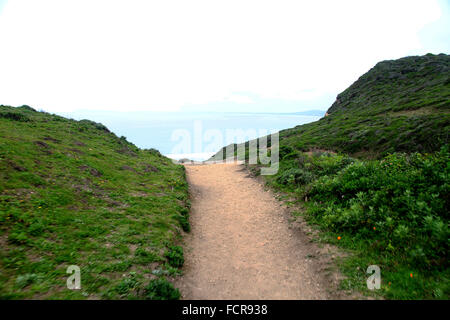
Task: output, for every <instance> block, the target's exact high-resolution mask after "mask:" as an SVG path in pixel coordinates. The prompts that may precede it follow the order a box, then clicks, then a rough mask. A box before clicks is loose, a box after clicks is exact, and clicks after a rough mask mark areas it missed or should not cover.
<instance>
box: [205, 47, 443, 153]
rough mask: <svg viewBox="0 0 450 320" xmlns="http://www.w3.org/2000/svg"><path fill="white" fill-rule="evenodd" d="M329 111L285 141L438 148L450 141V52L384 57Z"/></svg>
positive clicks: (335, 147) (311, 145)
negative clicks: (386, 58)
mask: <svg viewBox="0 0 450 320" xmlns="http://www.w3.org/2000/svg"><path fill="white" fill-rule="evenodd" d="M327 114H328V116H326V117H323V118H322V119H320V120H318V121H315V122H312V123H308V124H304V125H300V126H297V127H295V128H292V129H286V130H282V131H280V141H281V142H280V145H281V146H283V145H285V146H289V147H292V148H294V149H295V150H299V151H307V150H310V149H316V148H317V149H327V150H332V151H338V152H345V153H348V154H352V155H356V156H362V157H366V158H367V157H371V158H379V157H382V156H384V155H386V154H388V153H392V152H415V151H419V152H433V151H437V150H439V149H440V147H441V146H442V145H445V144H448V143H449V132H450V56H449V55H445V54H440V55H432V54H428V55H425V56H418V57H406V58H402V59H399V60H392V61H383V62H380V63H378V64H377V65H376V66H374V67H373V68H372V69H371V70H369V71H368V72H367V73H366V74H364V75H363V76H361V77H360V78H359V79H358V80H357V81H356V82H355V83H353V84H352V85H351V86H350V87H349V88H348V89H346V90H345V91H344V92H342V93H340V94H339V95H338V96H337V99H336V101H335V102H334V103H333V105H332V106H331V107H330V108H329V109H328V111H327ZM219 154H221V153H218V154H217V155H215V156H213V157H212V158H211V160H218V158H219V157H220V156H219Z"/></svg>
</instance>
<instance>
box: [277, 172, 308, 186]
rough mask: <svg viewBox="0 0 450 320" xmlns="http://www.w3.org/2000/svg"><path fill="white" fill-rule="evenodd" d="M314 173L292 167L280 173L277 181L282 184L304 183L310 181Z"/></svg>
mask: <svg viewBox="0 0 450 320" xmlns="http://www.w3.org/2000/svg"><path fill="white" fill-rule="evenodd" d="M313 179H314V175H313V174H312V173H311V172H310V171H307V170H305V169H300V168H291V169H288V170H286V171H284V172H282V173H281V174H280V176H278V178H277V182H278V183H279V184H282V185H303V184H307V183H310V182H311V181H312V180H313Z"/></svg>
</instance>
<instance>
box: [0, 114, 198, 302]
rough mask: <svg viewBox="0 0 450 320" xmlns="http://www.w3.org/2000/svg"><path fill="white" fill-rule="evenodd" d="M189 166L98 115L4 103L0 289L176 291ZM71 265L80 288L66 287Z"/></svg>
mask: <svg viewBox="0 0 450 320" xmlns="http://www.w3.org/2000/svg"><path fill="white" fill-rule="evenodd" d="M188 207H189V200H188V187H187V183H186V180H185V173H184V167H182V166H179V165H175V164H173V163H172V162H171V160H169V159H168V158H166V157H164V156H162V155H161V154H160V153H159V152H158V151H156V150H153V149H151V150H140V149H138V148H137V147H136V146H134V145H133V144H131V143H129V142H127V141H126V139H125V137H121V138H118V137H117V136H115V135H114V134H113V133H111V132H109V130H108V129H107V128H106V127H105V126H103V125H102V124H99V123H95V122H92V121H88V120H82V121H74V120H69V119H66V118H63V117H60V116H56V115H50V114H48V113H43V112H36V111H35V110H33V109H32V108H30V107H27V106H23V107H19V108H12V107H7V106H0V243H1V246H0V298H2V299H25V298H33V299H55V298H64V299H87V298H89V299H92V298H105V299H113V298H123V299H134V298H138V299H146V298H149V299H158V298H177V297H178V295H179V294H178V292H177V291H176V290H174V289H173V287H172V286H171V284H170V283H169V282H168V280H167V279H169V280H170V277H171V276H173V275H176V274H178V273H179V271H178V269H177V268H178V267H180V266H181V265H182V263H183V257H182V251H181V250H180V247H178V246H176V244H177V241H178V240H179V239H180V235H181V234H182V232H183V231H182V230H183V229H184V230H185V231H188V230H189V222H188ZM69 265H77V266H79V267H80V268H81V290H68V289H67V287H66V279H67V278H68V276H69V274H67V273H66V269H67V267H68V266H69Z"/></svg>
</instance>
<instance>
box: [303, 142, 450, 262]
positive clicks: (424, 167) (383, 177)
mask: <svg viewBox="0 0 450 320" xmlns="http://www.w3.org/2000/svg"><path fill="white" fill-rule="evenodd" d="M449 187H450V157H449V153H448V150H447V148H443V149H442V150H441V151H440V152H439V153H438V154H436V155H421V154H417V153H416V154H412V155H405V154H393V155H390V156H387V157H385V158H384V159H382V160H380V161H368V162H357V163H354V164H352V165H349V166H348V167H347V168H346V169H344V170H342V171H340V172H339V173H338V174H336V175H335V176H332V177H330V176H324V177H322V178H321V179H318V180H317V181H315V182H314V184H313V185H312V187H311V189H310V191H309V192H308V194H307V195H308V196H309V197H310V199H311V200H314V201H315V202H316V203H315V205H314V206H312V207H311V211H310V212H311V214H312V215H313V216H314V218H315V221H317V222H319V223H320V224H322V225H324V226H326V227H328V228H332V229H333V230H335V231H336V232H345V233H349V234H351V235H352V237H354V238H355V239H364V240H370V239H374V240H375V239H376V240H377V241H378V243H377V250H378V251H379V252H380V253H382V254H386V253H390V252H391V251H392V254H393V253H395V255H399V256H401V257H399V259H402V260H403V261H404V262H405V263H408V264H410V265H414V266H416V267H421V268H424V269H427V270H432V269H446V268H447V267H448V264H447V258H448V257H447V254H448V250H449V248H448V238H449V236H450V232H449V231H448V218H449V216H448V212H449V209H450V202H449V198H448V195H449ZM390 254H391V253H390Z"/></svg>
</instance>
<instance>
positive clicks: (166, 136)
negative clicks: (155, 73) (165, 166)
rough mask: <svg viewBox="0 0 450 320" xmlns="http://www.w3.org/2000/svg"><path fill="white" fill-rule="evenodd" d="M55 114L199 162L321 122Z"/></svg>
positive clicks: (249, 116) (293, 117)
mask: <svg viewBox="0 0 450 320" xmlns="http://www.w3.org/2000/svg"><path fill="white" fill-rule="evenodd" d="M58 114H60V115H62V116H64V117H68V118H72V119H76V120H81V119H89V120H92V121H96V122H101V123H103V124H104V125H106V126H107V127H108V128H109V129H110V130H111V131H112V132H114V133H115V134H116V135H117V136H119V137H120V136H125V137H126V138H127V140H128V141H130V142H132V143H134V144H135V145H136V146H138V147H139V148H145V149H150V148H154V149H157V150H159V151H160V152H161V153H162V154H164V155H166V156H168V157H171V158H173V159H181V158H189V159H192V160H198V161H201V160H206V159H208V158H209V157H211V156H212V155H213V154H214V153H216V152H217V151H219V150H220V148H222V147H223V146H225V145H228V144H229V143H232V142H234V143H241V142H244V141H247V140H249V139H253V138H256V137H258V136H263V135H267V134H270V133H273V132H277V131H279V130H282V129H287V128H292V127H295V126H297V125H300V124H305V123H308V122H313V121H316V120H318V119H320V118H321V116H318V115H317V112H316V115H303V114H302V115H299V114H288V113H237V112H235V113H226V112H223V113H218V112H192V113H179V112H128V113H127V112H107V111H76V112H71V113H67V112H65V113H58Z"/></svg>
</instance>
